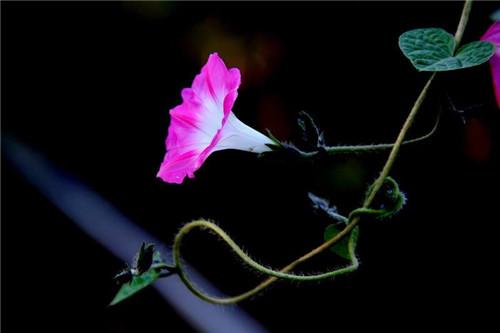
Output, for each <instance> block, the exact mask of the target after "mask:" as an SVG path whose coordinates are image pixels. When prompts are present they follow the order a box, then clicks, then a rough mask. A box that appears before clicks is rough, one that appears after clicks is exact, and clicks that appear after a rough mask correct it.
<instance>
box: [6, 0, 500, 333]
mask: <svg viewBox="0 0 500 333" xmlns="http://www.w3.org/2000/svg"><path fill="white" fill-rule="evenodd" d="M1 5H2V17H1V19H2V23H1V24H2V26H1V28H2V36H1V37H2V133H8V134H10V135H12V136H14V137H15V138H17V139H19V140H21V141H23V142H25V143H26V144H28V145H30V146H31V147H33V148H35V149H37V150H39V151H41V152H42V153H43V154H45V155H46V156H47V157H48V158H49V159H50V160H52V161H53V162H54V163H56V164H57V165H59V166H61V167H62V168H64V169H65V170H66V171H67V172H69V173H71V174H73V175H75V176H76V177H78V178H79V179H81V180H82V181H84V182H85V183H87V184H89V185H90V186H91V187H92V188H93V189H95V190H96V191H98V192H99V193H100V194H101V195H103V196H104V197H106V198H107V199H109V200H110V201H111V202H112V203H113V204H114V205H116V206H117V207H118V208H119V209H120V210H121V211H122V212H124V213H125V214H126V215H127V216H129V217H130V218H132V219H133V220H134V221H137V222H138V223H140V224H141V225H142V226H143V227H144V228H146V229H147V230H149V231H150V232H152V233H153V234H155V235H156V236H157V237H159V238H160V239H162V240H163V241H164V242H165V244H166V245H167V246H168V245H170V244H172V239H173V237H174V235H175V231H176V230H177V229H178V228H179V227H180V226H181V225H182V224H183V223H185V222H187V221H190V220H192V219H195V218H199V217H204V218H209V219H212V220H215V221H217V222H218V223H219V225H220V226H222V227H223V229H225V230H227V232H228V233H229V234H230V235H232V236H233V237H234V239H235V240H236V242H237V243H239V244H241V245H243V247H244V248H245V249H246V250H247V251H248V252H249V253H250V254H251V255H252V256H253V257H255V258H257V259H258V261H260V262H262V263H265V264H268V265H270V266H272V267H276V268H278V267H282V266H284V265H286V264H287V263H289V262H290V261H292V260H294V259H295V258H297V257H298V256H300V255H302V254H304V253H305V252H308V251H309V250H310V249H312V248H314V247H316V246H317V245H318V244H320V243H321V242H322V233H323V229H324V227H325V226H326V225H327V221H324V220H321V219H320V218H318V217H317V216H315V215H314V214H313V212H312V210H311V206H310V203H309V201H308V198H307V192H309V191H310V192H313V193H315V194H317V195H320V196H325V197H328V198H330V199H331V201H332V203H334V204H335V205H337V206H338V207H339V210H340V212H341V213H344V214H347V213H348V212H349V211H350V210H352V209H354V208H356V207H357V206H359V205H360V203H361V201H362V198H363V192H364V191H365V189H366V186H367V185H368V184H369V183H370V182H371V181H373V180H374V179H375V177H376V176H377V174H378V172H379V171H380V169H381V167H382V165H383V163H384V161H385V158H386V156H387V155H386V153H376V154H368V155H357V156H335V157H332V158H330V159H329V160H326V161H319V162H317V163H314V164H313V163H310V162H307V161H306V162H304V161H298V160H295V159H293V158H288V159H287V158H278V157H273V156H269V157H265V158H260V159H258V158H256V156H255V155H253V154H248V153H244V152H239V151H224V152H218V153H216V154H213V155H212V156H210V158H209V159H208V160H207V161H206V163H205V165H204V166H203V167H202V168H201V169H200V170H199V171H197V172H196V174H195V175H196V178H195V179H192V180H187V181H185V182H184V184H182V185H172V184H165V183H163V182H161V181H160V180H159V179H157V178H155V175H156V172H157V169H158V168H159V165H160V162H161V161H162V159H163V155H164V153H165V147H164V140H165V136H166V133H167V128H168V123H169V115H168V110H169V109H170V108H172V107H174V106H175V105H177V104H179V103H180V102H181V98H180V91H181V89H182V88H184V87H188V86H190V85H191V82H192V79H193V78H194V76H195V75H196V74H197V73H198V72H199V70H200V68H201V66H202V65H203V64H204V63H205V62H206V59H207V58H208V55H209V54H210V53H212V52H218V53H219V55H220V56H221V57H222V59H224V61H225V62H226V64H227V65H228V67H238V68H240V69H241V71H242V86H241V88H240V90H239V97H238V100H237V101H236V104H235V107H234V112H235V114H236V115H237V116H238V117H239V118H240V119H241V120H242V121H244V122H245V123H247V124H249V125H250V126H252V127H254V128H256V129H258V130H260V131H264V130H265V128H268V129H270V130H271V131H272V132H273V134H274V135H275V136H277V137H278V138H279V139H281V140H291V141H297V138H298V133H297V131H296V127H295V121H296V116H297V113H298V112H299V111H301V110H306V111H308V112H309V113H310V114H311V115H313V116H314V118H315V119H316V120H317V123H318V124H319V125H320V126H321V127H322V128H323V129H324V130H325V132H326V139H327V141H328V143H330V144H332V145H334V144H358V143H359V144H362V143H363V144H366V143H379V142H390V141H393V140H394V139H395V137H396V136H397V133H398V131H399V128H400V126H401V124H402V123H403V121H404V119H405V117H406V115H407V113H408V112H409V110H410V108H411V106H412V104H413V102H414V100H415V99H416V97H417V96H418V94H419V92H420V90H421V88H422V87H423V85H424V84H425V81H426V79H427V78H428V74H425V73H418V72H417V71H416V70H415V69H414V68H413V67H412V66H411V64H410V62H409V61H408V60H407V59H406V58H405V57H404V56H403V55H402V54H401V52H400V51H399V48H398V45H397V40H398V37H399V35H400V34H401V33H403V32H405V31H407V30H410V29H414V28H420V27H441V28H443V29H445V30H447V31H449V32H451V33H453V32H454V31H455V29H456V25H457V23H458V20H459V17H460V13H461V10H462V3H460V2H443V3H438V2H411V3H392V2H388V3H387V2H386V3H372V2H347V3H345V2H343V3H295V2H293V3H281V2H276V3H225V2H218V3H191V2H183V3H133V2H126V3H121V2H108V3H93V2H86V3H59V2H50V3H49V2H47V3H29V2H19V3H17V2H16V3H15V2H2V4H1ZM495 9H496V4H495V3H493V2H477V3H475V4H474V5H473V9H472V14H471V17H470V22H469V25H468V27H467V30H466V32H465V36H464V40H463V41H464V43H467V42H470V41H473V40H477V39H479V38H480V36H481V35H482V34H483V33H484V32H485V31H486V29H487V28H488V27H489V26H490V24H491V21H490V20H489V18H488V16H489V15H490V14H491V13H492V12H493V11H494V10H495ZM447 95H448V96H449V97H450V98H451V100H452V101H453V103H454V104H455V106H456V107H458V108H466V107H469V106H473V105H479V104H482V105H481V106H480V107H478V108H477V109H476V110H477V112H476V113H475V114H474V116H473V119H469V120H468V121H467V123H466V124H465V125H464V124H463V123H462V121H461V119H460V118H459V117H457V116H456V115H454V114H453V113H452V112H451V111H450V104H449V103H448V102H447V100H446V96H447ZM440 106H442V108H443V117H442V123H441V125H440V128H439V130H438V132H437V133H436V135H434V136H433V137H432V138H431V139H429V140H428V141H426V142H425V143H421V144H416V145H413V146H411V147H406V148H404V149H403V150H402V152H401V154H400V156H399V158H398V161H397V163H396V166H395V168H394V170H393V172H392V173H391V174H392V175H393V176H394V177H395V178H396V179H397V180H398V181H399V183H400V185H401V188H402V190H403V191H405V193H406V194H407V196H408V199H409V201H408V204H407V206H406V207H405V209H404V210H403V212H401V213H400V214H399V215H398V216H396V217H394V218H392V219H390V220H389V221H385V222H379V221H373V220H370V219H366V220H364V223H363V224H362V226H361V238H360V241H359V246H358V254H359V257H360V260H361V267H360V269H359V270H358V271H357V272H355V273H353V274H350V275H348V276H343V277H339V278H336V279H335V280H333V281H323V282H321V283H301V284H297V283H290V282H279V283H277V284H275V285H274V286H273V287H271V288H270V289H269V290H267V291H266V292H264V293H263V294H262V295H260V296H259V297H257V298H255V299H253V300H250V301H246V302H244V303H242V304H241V306H242V307H243V308H244V309H246V310H247V311H248V312H249V313H250V314H251V315H252V316H254V317H255V318H256V319H257V320H259V321H260V322H261V323H262V324H263V325H264V326H265V327H267V328H268V329H269V330H270V331H271V332H282V331H290V332H315V331H318V330H320V329H322V328H326V327H332V330H333V327H336V328H338V329H343V328H347V327H350V328H356V327H358V326H360V325H363V326H365V325H368V327H370V328H372V329H389V330H390V329H394V330H398V331H404V330H407V329H408V327H412V328H414V327H418V328H427V327H429V326H431V325H432V327H434V328H438V327H439V328H443V329H452V328H458V327H460V328H463V327H464V325H472V327H474V328H475V329H476V330H477V329H479V330H481V329H480V328H481V327H488V326H489V325H490V324H491V323H492V322H493V317H492V316H493V314H494V306H489V305H487V304H488V303H489V302H490V301H491V300H493V302H494V300H495V299H496V297H497V296H498V285H497V284H496V283H495V282H496V281H497V280H498V273H496V270H495V266H496V264H497V262H498V260H497V256H496V253H498V242H497V236H496V234H497V232H498V213H497V208H496V206H495V204H496V203H497V201H498V163H496V161H495V157H496V155H497V154H498V147H499V146H498V143H499V139H498V129H499V113H498V111H499V110H498V108H497V106H496V102H495V100H494V97H493V91H492V88H491V76H490V73H489V67H488V66H487V65H486V64H485V65H482V66H481V67H478V68H474V69H467V70H463V71H460V72H454V73H443V74H440V75H438V79H437V80H436V82H435V84H434V85H433V87H432V89H431V94H430V96H429V98H428V99H427V101H426V103H425V104H424V106H423V108H422V110H421V113H420V114H419V116H418V119H417V122H416V124H415V127H414V129H413V130H412V131H411V133H410V136H412V137H415V136H417V135H419V134H422V133H425V132H426V131H428V130H429V129H430V128H431V127H432V124H433V121H434V118H435V115H436V113H437V111H438V109H439V107H440ZM137 246H138V247H139V244H138V245H137ZM184 253H185V256H186V258H187V259H188V260H189V261H190V262H192V263H193V264H194V265H195V266H196V267H197V268H198V269H199V270H200V271H201V272H203V273H204V274H205V275H206V276H207V277H208V278H209V279H210V280H211V281H212V282H213V283H215V284H216V285H217V286H218V287H219V288H221V289H222V290H223V291H225V292H227V293H229V294H236V293H239V292H242V291H245V290H246V289H248V288H250V287H253V286H254V285H255V284H256V283H258V282H259V281H261V280H262V279H263V277H262V276H258V275H257V274H255V273H254V272H252V271H251V270H250V269H248V268H245V267H242V265H241V263H240V262H239V261H238V260H237V259H236V257H235V256H234V255H233V254H232V253H229V251H228V249H227V248H226V247H225V246H224V245H223V244H222V243H221V242H218V241H215V240H214V238H213V237H211V236H206V235H205V234H202V233H201V232H200V233H194V234H193V236H191V237H190V238H189V239H188V240H187V241H186V246H185V252H184ZM340 264H343V262H342V261H341V260H340V259H337V258H335V256H334V255H332V254H331V253H324V254H321V255H320V256H318V257H317V258H314V259H313V260H312V262H311V263H308V264H306V265H303V266H301V267H299V268H298V270H299V271H302V272H304V273H307V272H318V271H324V270H327V269H331V268H333V267H335V266H336V265H340ZM122 265H123V263H122V262H120V261H119V260H117V259H115V258H114V257H113V256H112V255H111V254H110V253H108V252H107V251H106V250H104V249H103V248H101V247H100V246H99V245H97V244H96V243H95V242H94V241H93V240H92V239H91V238H89V237H87V236H86V235H85V234H84V233H82V232H81V231H80V230H79V229H78V228H77V227H76V226H74V225H73V224H72V223H70V220H68V218H66V217H65V216H64V215H63V214H62V213H60V212H59V211H58V210H57V209H56V208H55V207H53V206H52V205H51V204H50V203H49V202H48V201H47V200H46V199H45V198H44V197H43V196H42V195H41V194H40V193H38V192H37V191H36V190H35V189H33V188H32V187H30V185H28V184H27V183H26V182H25V181H24V180H23V179H22V178H21V177H20V176H19V175H18V174H17V173H16V171H15V170H13V169H12V167H11V166H9V165H8V164H7V163H2V305H3V306H2V325H3V326H4V328H8V331H12V332H25V331H35V330H36V331H44V330H48V331H51V332H71V331H77V330H85V331H89V330H90V331H96V332H135V331H137V330H140V329H141V330H142V329H144V330H146V329H153V328H155V327H164V326H163V325H164V324H161V325H160V324H159V323H158V320H161V322H163V323H165V322H167V323H169V324H170V325H173V326H175V329H173V330H171V331H175V332H184V331H186V332H189V331H191V329H190V328H189V326H188V325H187V324H185V323H184V322H183V321H182V320H181V319H179V318H178V317H176V315H175V313H174V312H173V311H172V309H171V308H170V307H169V306H168V304H166V303H165V302H164V301H163V300H162V299H161V298H160V297H159V296H158V295H157V294H156V293H155V292H154V291H153V290H152V289H148V290H146V291H145V292H143V293H142V294H140V295H138V296H137V297H135V298H133V299H130V300H129V301H127V302H125V303H123V304H121V305H119V306H116V307H113V308H107V307H106V306H107V304H108V303H109V301H110V300H111V299H112V297H113V295H114V293H115V292H116V290H117V287H116V286H115V285H114V283H113V281H112V280H111V278H112V276H113V275H114V274H115V273H116V272H117V271H118V270H120V269H121V268H122ZM493 304H495V303H493Z"/></svg>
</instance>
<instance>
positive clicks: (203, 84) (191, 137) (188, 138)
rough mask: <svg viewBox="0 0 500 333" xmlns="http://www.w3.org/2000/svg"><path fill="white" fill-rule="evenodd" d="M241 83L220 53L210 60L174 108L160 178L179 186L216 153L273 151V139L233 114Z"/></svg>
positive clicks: (235, 70)
mask: <svg viewBox="0 0 500 333" xmlns="http://www.w3.org/2000/svg"><path fill="white" fill-rule="evenodd" d="M240 83H241V76H240V71H239V70H238V69H237V68H231V69H229V70H228V69H227V67H226V65H225V64H224V62H223V61H222V59H221V58H219V56H218V55H217V53H213V54H211V55H210V56H209V58H208V62H207V63H206V65H205V66H204V67H203V68H202V69H201V73H200V74H198V75H197V76H196V77H195V78H194V81H193V85H192V87H191V88H185V89H183V90H182V93H181V95H182V104H180V105H178V106H176V107H175V108H173V109H171V110H170V118H171V121H170V126H169V128H168V136H167V140H166V146H167V153H166V155H165V158H164V160H163V163H162V164H161V166H160V170H159V171H158V175H157V176H158V177H160V178H161V179H163V181H165V182H167V183H177V184H180V183H182V181H183V180H184V178H185V177H186V176H188V177H189V178H194V172H195V171H196V170H198V169H199V168H200V167H201V165H202V164H203V162H205V160H206V159H207V158H208V156H209V155H210V154H211V153H213V152H214V151H218V150H224V149H239V150H245V151H250V152H254V153H262V152H265V151H270V150H271V149H270V148H269V147H268V146H266V144H274V142H273V141H272V140H271V139H269V138H268V137H267V136H265V135H263V134H261V133H260V132H258V131H256V130H254V129H253V128H251V127H249V126H247V125H245V124H244V123H242V122H241V121H240V120H239V119H238V118H236V116H235V115H234V113H233V112H232V108H233V105H234V101H235V100H236V97H237V96H238V92H237V90H238V87H239V86H240Z"/></svg>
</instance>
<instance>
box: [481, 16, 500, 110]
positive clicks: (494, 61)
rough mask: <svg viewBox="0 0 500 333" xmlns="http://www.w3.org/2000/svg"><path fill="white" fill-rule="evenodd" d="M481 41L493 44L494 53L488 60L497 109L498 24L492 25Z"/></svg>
mask: <svg viewBox="0 0 500 333" xmlns="http://www.w3.org/2000/svg"><path fill="white" fill-rule="evenodd" d="M481 40H484V41H487V42H492V43H493V44H495V53H494V54H493V56H492V57H491V58H490V65H491V75H492V76H493V87H494V89H495V96H496V98H497V104H498V108H500V22H495V23H493V25H492V26H491V27H490V28H489V29H488V31H486V33H485V34H484V36H483V37H481Z"/></svg>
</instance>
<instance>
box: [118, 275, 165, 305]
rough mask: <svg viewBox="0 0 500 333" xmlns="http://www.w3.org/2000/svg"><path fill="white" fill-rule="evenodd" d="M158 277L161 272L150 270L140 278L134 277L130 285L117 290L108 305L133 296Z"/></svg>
mask: <svg viewBox="0 0 500 333" xmlns="http://www.w3.org/2000/svg"><path fill="white" fill-rule="evenodd" d="M160 275H161V270H159V269H151V270H149V271H147V272H146V273H144V274H142V275H140V276H134V278H133V280H132V282H131V283H130V284H124V285H123V286H122V287H121V288H120V290H118V293H117V294H116V296H115V298H114V299H113V300H112V301H111V303H110V304H109V305H110V306H111V305H115V304H118V303H120V302H121V301H123V300H125V299H127V298H129V297H130V296H133V295H135V294H136V293H138V292H139V291H141V290H142V289H144V288H146V287H147V286H149V285H150V284H151V283H153V282H155V281H156V280H157V279H158V278H159V277H160Z"/></svg>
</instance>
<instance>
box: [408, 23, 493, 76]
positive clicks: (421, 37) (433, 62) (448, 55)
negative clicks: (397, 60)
mask: <svg viewBox="0 0 500 333" xmlns="http://www.w3.org/2000/svg"><path fill="white" fill-rule="evenodd" d="M399 48H400V49H401V51H403V53H404V55H405V56H406V57H407V58H408V59H410V61H411V63H412V64H413V66H415V68H417V69H418V70H420V71H429V72H441V71H451V70H456V69H462V68H468V67H473V66H477V65H480V64H482V63H484V62H486V61H488V59H489V58H490V57H491V56H492V55H493V53H494V52H495V45H493V43H490V42H484V41H479V42H472V43H470V44H467V45H465V46H464V47H462V48H461V49H460V50H458V52H457V53H456V54H455V53H454V51H455V38H454V37H453V35H451V34H449V33H447V32H446V31H444V30H443V29H439V28H426V29H415V30H410V31H407V32H405V33H404V34H402V35H401V36H400V37H399Z"/></svg>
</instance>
